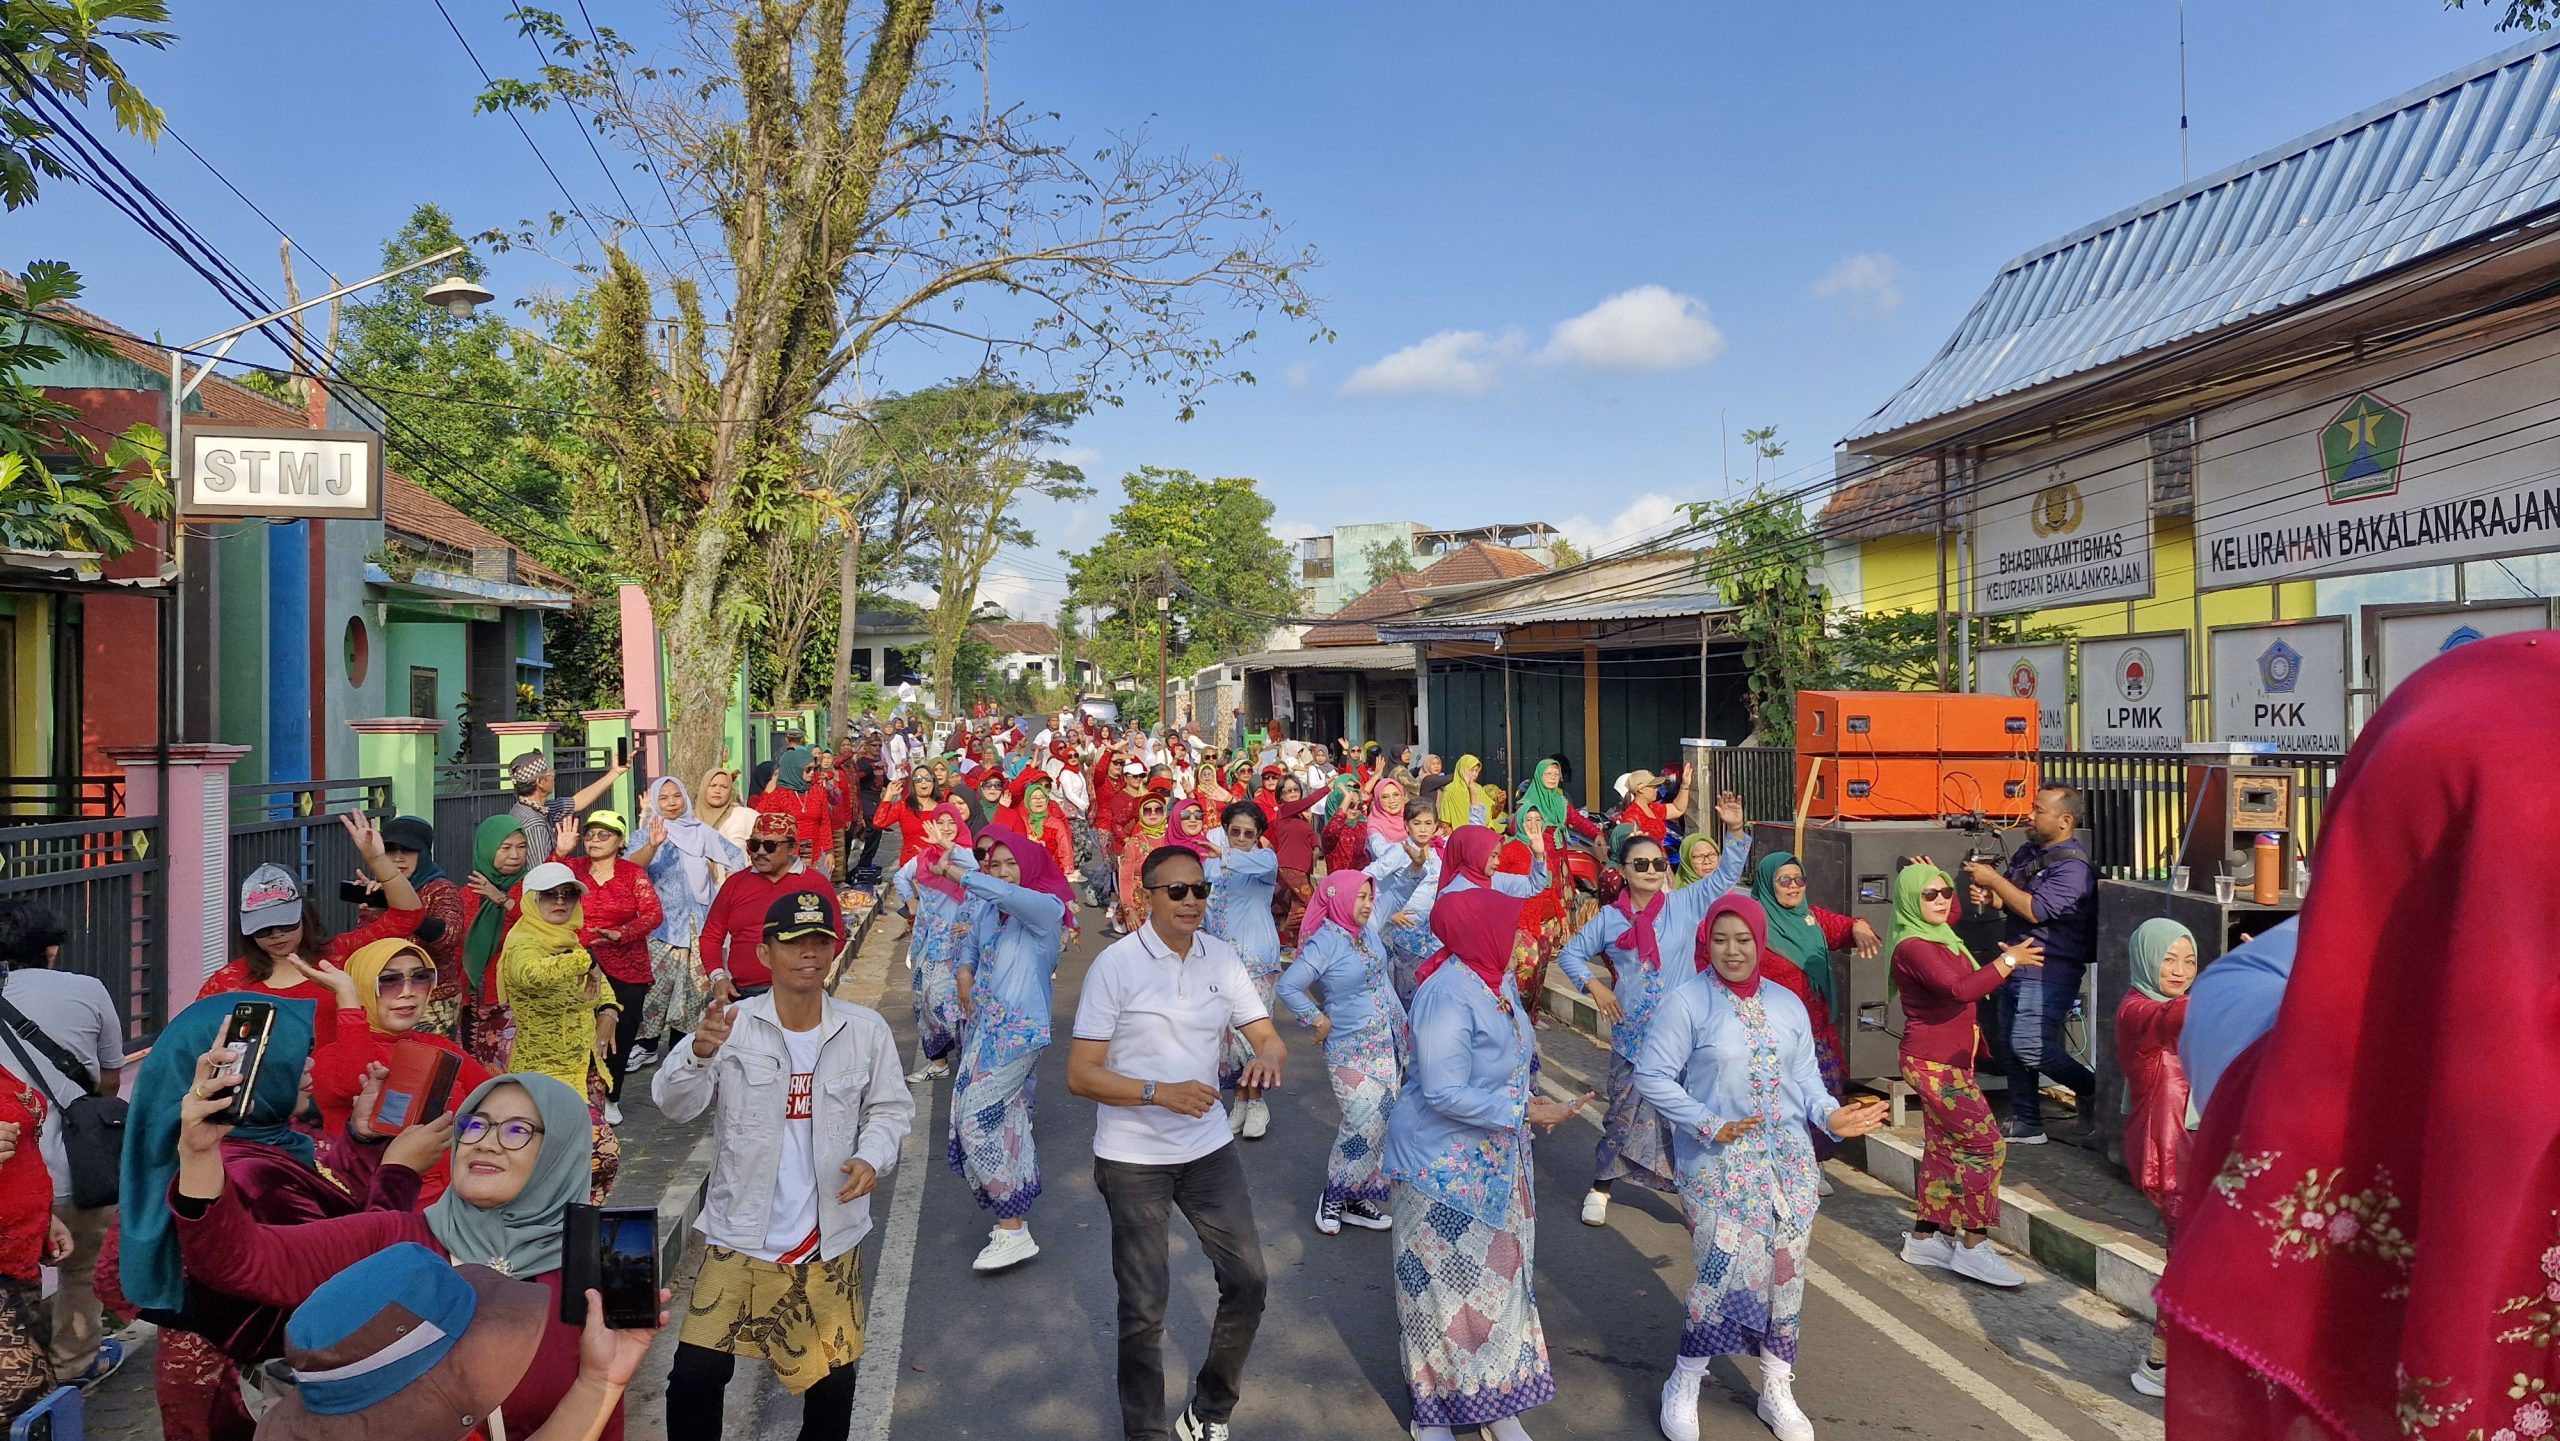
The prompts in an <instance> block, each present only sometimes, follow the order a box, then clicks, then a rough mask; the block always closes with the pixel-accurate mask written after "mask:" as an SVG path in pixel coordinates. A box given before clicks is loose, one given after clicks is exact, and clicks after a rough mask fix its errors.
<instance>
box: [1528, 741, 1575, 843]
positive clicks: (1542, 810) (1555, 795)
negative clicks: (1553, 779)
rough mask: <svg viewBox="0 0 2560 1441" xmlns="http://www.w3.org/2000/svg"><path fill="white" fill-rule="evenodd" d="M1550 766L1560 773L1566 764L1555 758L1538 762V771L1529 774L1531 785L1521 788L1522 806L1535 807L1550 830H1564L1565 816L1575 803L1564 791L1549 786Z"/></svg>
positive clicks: (1551, 757) (1550, 757)
mask: <svg viewBox="0 0 2560 1441" xmlns="http://www.w3.org/2000/svg"><path fill="white" fill-rule="evenodd" d="M1549 766H1554V767H1555V768H1556V770H1557V771H1558V773H1562V771H1563V770H1564V762H1563V761H1562V760H1561V759H1559V758H1557V757H1555V756H1549V757H1547V758H1546V759H1545V760H1542V761H1540V762H1538V766H1537V769H1536V770H1534V771H1531V772H1530V773H1529V783H1528V784H1526V785H1524V786H1522V787H1520V804H1521V805H1523V806H1527V807H1533V808H1535V809H1536V811H1537V812H1538V814H1540V815H1542V816H1545V817H1546V818H1547V829H1548V830H1551V831H1553V830H1562V829H1563V828H1564V819H1565V816H1566V815H1567V813H1568V812H1569V811H1570V810H1571V808H1572V804H1573V803H1572V802H1571V801H1570V800H1568V799H1567V798H1566V796H1565V793H1564V792H1563V791H1560V790H1557V789H1556V788H1555V787H1554V786H1551V785H1548V784H1547V767H1549Z"/></svg>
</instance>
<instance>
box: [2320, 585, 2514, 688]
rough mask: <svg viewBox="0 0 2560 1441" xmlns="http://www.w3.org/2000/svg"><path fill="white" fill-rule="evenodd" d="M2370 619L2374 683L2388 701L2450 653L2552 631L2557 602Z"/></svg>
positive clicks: (2382, 614)
mask: <svg viewBox="0 0 2560 1441" xmlns="http://www.w3.org/2000/svg"><path fill="white" fill-rule="evenodd" d="M2365 616H2366V627H2367V628H2366V630H2365V635H2366V637H2367V638H2368V643H2369V644H2370V645H2371V647H2372V652H2373V657H2374V666H2373V674H2374V682H2375V684H2376V685H2377V686H2379V687H2380V693H2381V694H2382V695H2386V696H2387V695H2389V694H2391V692H2392V689H2393V688H2394V687H2396V686H2398V685H2399V684H2400V682H2402V681H2404V680H2407V679H2408V678H2409V676H2410V674H2411V672H2413V671H2415V670H2417V669H2418V667H2420V666H2422V665H2425V664H2426V663H2427V662H2428V661H2431V660H2434V659H2435V658H2436V657H2437V656H2440V655H2442V654H2444V653H2445V652H2446V651H2449V650H2454V649H2458V648H2460V647H2462V646H2466V645H2469V644H2470V643H2471V642H2473V641H2475V640H2487V639H2488V638H2489V637H2491V636H2493V635H2513V634H2515V633H2516V632H2517V631H2521V630H2546V629H2548V628H2550V625H2551V602H2549V601H2547V600H2500V601H2489V602H2486V603H2484V604H2480V605H2461V606H2456V605H2446V606H2419V607H2414V608H2411V609H2407V610H2401V609H2382V608H2379V607H2369V608H2368V609H2367V610H2366V612H2365Z"/></svg>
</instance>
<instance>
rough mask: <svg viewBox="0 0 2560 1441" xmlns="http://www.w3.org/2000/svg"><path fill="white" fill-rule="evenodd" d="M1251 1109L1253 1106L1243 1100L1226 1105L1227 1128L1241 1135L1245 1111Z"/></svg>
mask: <svg viewBox="0 0 2560 1441" xmlns="http://www.w3.org/2000/svg"><path fill="white" fill-rule="evenodd" d="M1252 1109H1253V1107H1252V1106H1251V1105H1250V1104H1249V1103H1247V1102H1244V1101H1238V1102H1236V1103H1235V1104H1234V1105H1232V1106H1229V1107H1227V1129H1228V1130H1229V1131H1231V1132H1233V1133H1235V1134H1236V1135H1239V1136H1241V1135H1243V1134H1244V1117H1245V1113H1246V1112H1247V1111H1250V1110H1252Z"/></svg>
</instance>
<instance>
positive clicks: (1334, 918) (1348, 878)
mask: <svg viewBox="0 0 2560 1441" xmlns="http://www.w3.org/2000/svg"><path fill="white" fill-rule="evenodd" d="M1368 884H1369V877H1368V876H1367V875H1365V874H1363V873H1361V872H1359V871H1329V872H1327V873H1326V875H1325V878H1324V880H1323V881H1321V882H1320V883H1318V884H1317V886H1316V894H1315V899H1314V900H1313V901H1312V902H1310V903H1309V904H1308V906H1307V916H1306V919H1305V920H1303V921H1300V922H1299V923H1298V944H1299V945H1301V946H1303V945H1305V944H1306V943H1307V942H1309V941H1312V940H1314V939H1315V938H1316V932H1318V931H1321V930H1323V929H1324V928H1325V923H1326V922H1328V921H1330V922H1332V923H1333V924H1334V925H1337V926H1340V927H1342V929H1343V930H1344V931H1346V932H1348V933H1349V934H1350V936H1351V939H1352V941H1353V943H1354V944H1357V943H1358V942H1359V940H1360V923H1359V922H1358V921H1357V920H1354V919H1353V917H1354V916H1355V915H1357V914H1358V912H1359V909H1360V891H1361V888H1362V887H1364V886H1366V885H1368Z"/></svg>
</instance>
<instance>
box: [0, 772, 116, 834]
mask: <svg viewBox="0 0 2560 1441" xmlns="http://www.w3.org/2000/svg"><path fill="white" fill-rule="evenodd" d="M123 809H124V776H123V774H122V773H118V774H116V775H111V776H0V824H8V823H12V822H17V821H67V820H77V819H80V818H82V817H84V816H85V817H89V818H93V819H94V818H98V817H106V816H113V815H115V814H117V813H118V812H120V811H122V810H123Z"/></svg>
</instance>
